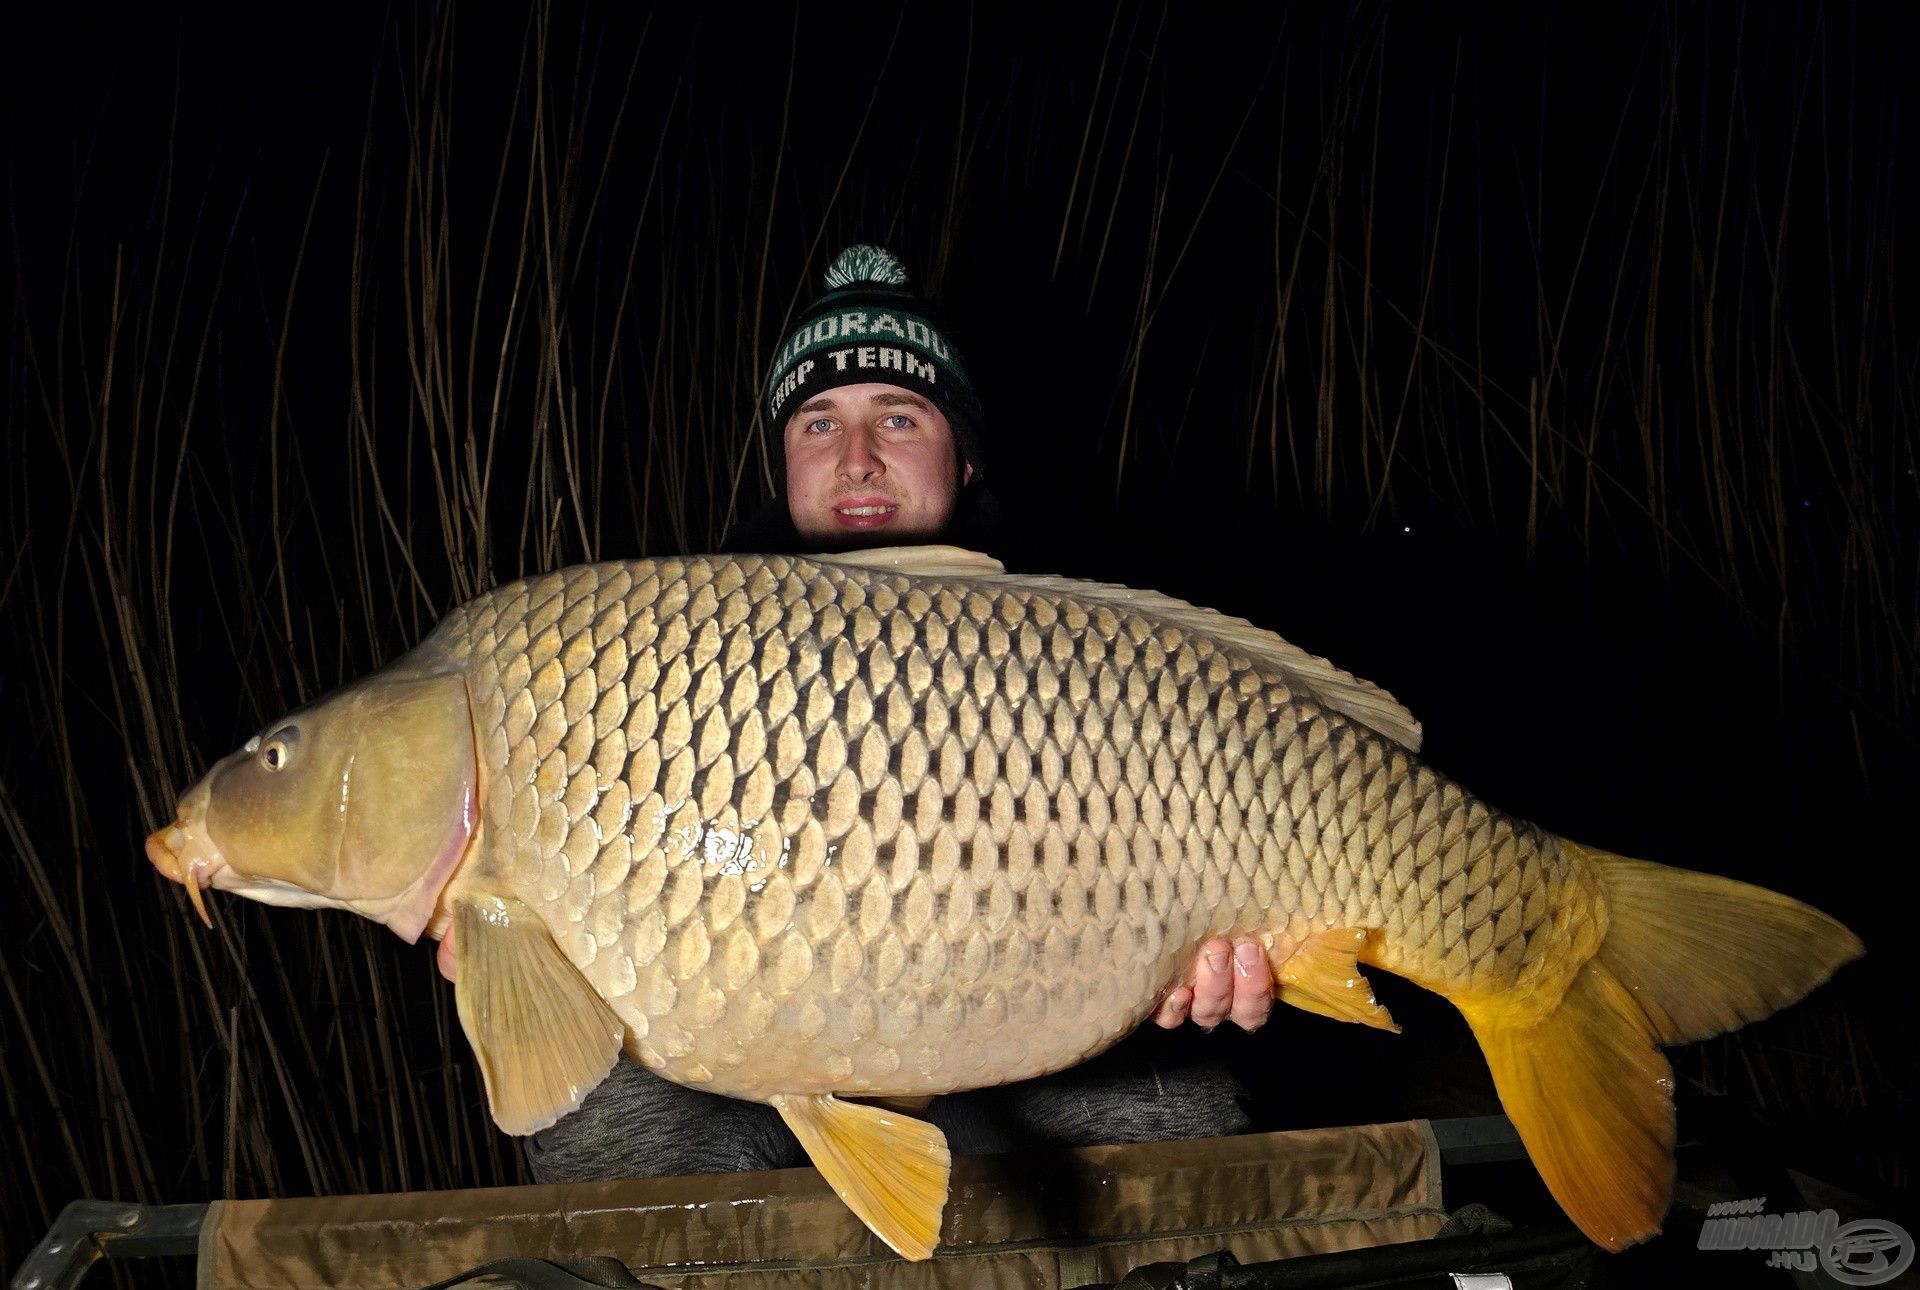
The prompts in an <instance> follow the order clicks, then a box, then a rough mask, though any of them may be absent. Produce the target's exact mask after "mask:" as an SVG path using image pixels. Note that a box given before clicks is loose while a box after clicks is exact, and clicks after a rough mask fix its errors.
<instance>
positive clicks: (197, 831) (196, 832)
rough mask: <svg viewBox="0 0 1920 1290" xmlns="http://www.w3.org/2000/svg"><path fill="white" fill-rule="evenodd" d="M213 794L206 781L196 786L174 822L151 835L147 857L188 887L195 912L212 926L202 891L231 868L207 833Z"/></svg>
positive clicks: (164, 873) (165, 874) (163, 874)
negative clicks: (208, 811) (216, 877)
mask: <svg viewBox="0 0 1920 1290" xmlns="http://www.w3.org/2000/svg"><path fill="white" fill-rule="evenodd" d="M211 797H212V793H211V791H210V790H209V789H208V786H207V783H206V781H205V780H202V781H201V782H200V783H198V784H196V785H194V786H193V788H192V789H191V790H189V791H188V793H187V795H186V796H185V797H183V798H181V799H180V807H179V811H178V812H177V814H176V815H175V818H174V821H173V823H171V824H168V825H165V826H163V827H161V828H158V829H155V830H154V831H153V832H152V833H149V834H148V835H147V859H148V860H150V861H152V862H153V867H154V868H155V869H158V870H159V871H160V876H161V877H163V878H165V879H166V880H167V881H169V882H177V883H179V884H180V885H181V886H182V887H185V888H186V889H187V899H188V900H189V901H191V902H192V903H193V912H194V913H196V914H198V915H200V921H201V922H202V923H205V924H206V925H207V926H208V927H212V926H213V919H212V917H211V916H210V915H209V914H208V913H207V901H206V897H205V896H204V895H202V894H201V893H202V892H204V891H205V890H206V889H207V888H208V887H211V886H213V885H214V878H215V876H216V875H218V874H219V873H220V872H221V871H222V870H224V869H225V868H226V867H227V862H226V860H225V858H224V857H222V856H221V854H220V848H219V847H217V846H215V845H214V844H213V840H212V839H211V838H209V837H208V836H207V830H206V815H207V802H208V801H209V800H210V799H211Z"/></svg>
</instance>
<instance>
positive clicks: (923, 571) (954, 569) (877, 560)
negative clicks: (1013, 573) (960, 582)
mask: <svg viewBox="0 0 1920 1290" xmlns="http://www.w3.org/2000/svg"><path fill="white" fill-rule="evenodd" d="M807 558H808V559H809V560H818V561H819V562H820V563H821V564H838V565H843V566H845V567H847V568H850V569H883V570H885V571H886V572H888V573H905V574H911V575H913V576H914V577H916V578H981V577H992V576H995V575H1003V576H1004V575H1005V573H1006V571H1007V567H1006V566H1005V565H1003V564H1001V563H1000V562H999V561H998V560H996V559H994V558H993V557H992V556H990V555H982V554H981V553H980V552H978V551H969V550H967V549H965V548H964V547H957V546H878V547H873V548H872V549H870V550H866V551H841V552H837V553H835V554H833V555H811V556H808V557H807Z"/></svg>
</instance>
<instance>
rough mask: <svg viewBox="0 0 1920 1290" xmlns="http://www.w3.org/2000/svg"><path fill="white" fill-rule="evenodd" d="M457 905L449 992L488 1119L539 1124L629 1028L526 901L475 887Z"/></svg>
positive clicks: (566, 1102)
mask: <svg viewBox="0 0 1920 1290" xmlns="http://www.w3.org/2000/svg"><path fill="white" fill-rule="evenodd" d="M453 905H454V910H453V935H454V937H455V939H456V943H457V944H458V945H459V955H460V965H459V972H458V979H457V980H456V981H455V982H454V997H455V1000H456V1001H457V1003H458V1004H459V1009H460V1026H461V1029H463V1030H465V1031H466V1033H467V1042H468V1043H470V1044H472V1045H473V1051H474V1054H475V1055H476V1056H478V1057H479V1059H480V1071H481V1074H482V1076H483V1077H484V1079H485V1081H486V1086H487V1102H488V1105H489V1107H490V1108H491V1109H492V1111H493V1119H494V1123H496V1124H498V1125H499V1126H500V1127H501V1128H502V1129H503V1130H505V1131H506V1132H508V1133H512V1134H529V1133H537V1132H539V1131H540V1130H541V1129H544V1128H547V1127H548V1126H549V1125H551V1124H553V1123H554V1121H556V1120H558V1119H559V1118H560V1117H561V1116H563V1115H565V1114H567V1113H568V1112H569V1111H572V1110H574V1109H575V1108H576V1107H578V1106H579V1105H580V1103H581V1101H582V1100H583V1099H585V1097H586V1095H587V1093H588V1092H589V1091H591V1090H592V1088H593V1087H594V1085H596V1084H598V1083H599V1082H600V1081H601V1080H603V1079H605V1078H606V1076H607V1072H608V1071H610V1070H612V1069H613V1064H614V1062H615V1061H616V1060H618V1058H619V1056H620V1043H621V1039H622V1036H623V1034H624V1031H625V1028H624V1027H623V1026H622V1025H621V1024H620V1019H619V1018H618V1017H616V1016H615V1015H614V1013H613V1009H611V1008H609V1007H608V1006H607V1004H606V1001H605V1000H603V999H602V998H601V997H600V996H599V994H598V993H597V992H596V991H595V990H594V988H593V987H592V986H591V985H589V984H588V983H587V979H586V978H585V977H583V976H581V975H580V970H579V969H578V968H576V967H575V966H574V965H573V963H572V962H571V961H569V960H568V958H567V956H566V954H565V953H564V952H562V950H561V949H560V947H559V945H557V944H555V942H554V939H553V934H552V933H551V932H549V931H548V930H547V928H546V925H545V924H544V923H542V922H541V921H540V917H539V915H537V914H535V913H534V912H533V911H532V910H531V909H529V908H527V906H526V905H524V904H522V903H520V902H519V901H517V900H514V899H512V898H511V897H505V896H497V895H489V894H486V893H484V892H478V891H470V892H466V893H463V894H462V895H460V896H458V897H456V898H455V900H454V902H453Z"/></svg>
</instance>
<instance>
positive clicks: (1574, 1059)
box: [1455, 841, 1861, 1250]
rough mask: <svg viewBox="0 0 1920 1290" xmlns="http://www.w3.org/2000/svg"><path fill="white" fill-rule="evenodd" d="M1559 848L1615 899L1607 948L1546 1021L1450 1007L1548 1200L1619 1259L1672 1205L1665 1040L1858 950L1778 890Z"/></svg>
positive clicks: (1823, 973)
mask: <svg viewBox="0 0 1920 1290" xmlns="http://www.w3.org/2000/svg"><path fill="white" fill-rule="evenodd" d="M1561 845H1562V846H1563V847H1564V848H1566V850H1567V852H1568V853H1569V855H1571V856H1573V857H1575V858H1576V859H1578V860H1579V861H1582V862H1584V863H1586V864H1588V865H1590V866H1591V867H1592V869H1593V871H1594V873H1595V874H1596V875H1597V877H1598V880H1599V885H1600V888H1601V891H1602V893H1603V894H1604V896H1605V898H1606V907H1607V932H1606V935H1605V938H1604V939H1603V940H1602V941H1601V943H1600V948H1599V949H1598V950H1597V951H1596V952H1595V953H1594V955H1593V957H1592V958H1591V959H1589V960H1588V961H1587V962H1586V963H1585V964H1583V965H1582V966H1581V967H1580V968H1579V969H1578V971H1577V972H1576V973H1575V975H1574V977H1573V980H1572V982H1571V983H1570V984H1569V985H1568V986H1567V988H1566V992H1565V993H1564V995H1562V997H1561V998H1560V1000H1559V1002H1558V1003H1557V1004H1556V1005H1555V1006H1553V1007H1552V1008H1551V1009H1550V1010H1549V1011H1547V1012H1546V1014H1545V1015H1544V1016H1542V1015H1540V1013H1539V1012H1538V1010H1537V1008H1533V1007H1530V1006H1529V1004H1530V1001H1528V1000H1524V999H1521V1000H1515V999H1512V998H1501V997H1499V996H1477V997H1473V998H1467V999H1456V1000H1455V1002H1456V1003H1458V1004H1459V1006H1460V1011H1461V1012H1462V1013H1463V1014H1465V1016H1466V1018H1467V1021H1468V1024H1470V1025H1471V1026H1472V1027H1473V1031H1474V1034H1475V1036H1476V1037H1477V1038H1478V1039H1479V1041H1480V1047H1481V1049H1482V1050H1483V1051H1484V1052H1485V1054H1486V1058H1487V1064H1488V1066H1489V1067H1490V1068H1491V1069H1492V1071H1493V1081H1494V1085H1495V1087H1496V1088H1497V1089H1498V1090H1499V1093H1500V1101H1501V1103H1502V1105H1504V1106H1505V1108H1506V1111H1507V1114H1508V1116H1509V1117H1510V1118H1511V1119H1512V1120H1513V1124H1514V1127H1515V1129H1517V1130H1518V1131H1519V1133H1520V1138H1521V1141H1523V1142H1524V1143H1525V1144H1526V1147H1527V1153H1528V1155H1529V1156H1531V1157H1532V1159H1533V1163H1534V1167H1535V1168H1537V1169H1538V1170H1539V1171H1540V1176H1541V1178H1543V1179H1544V1180H1545V1181H1546V1184H1547V1187H1548V1189H1549V1190H1550V1191H1552V1192H1553V1195H1554V1199H1556V1200H1558V1201H1559V1202H1560V1205H1561V1207H1562V1208H1563V1209H1565V1210H1566V1211H1567V1214H1568V1216H1569V1217H1570V1218H1572V1219H1573V1221H1574V1222H1575V1223H1576V1224H1578V1225H1579V1227H1580V1230H1581V1231H1583V1232H1585V1233H1586V1234H1587V1236H1588V1237H1590V1238H1591V1239H1592V1240H1593V1241H1595V1242H1596V1243H1598V1244H1600V1245H1603V1246H1605V1247H1606V1248H1608V1249H1610V1250H1620V1249H1624V1248H1626V1247H1627V1246H1629V1245H1632V1244H1634V1243H1635V1242H1638V1241H1643V1240H1645V1239H1647V1238H1648V1237H1650V1236H1652V1235H1654V1234H1655V1233H1656V1232H1658V1231H1659V1230H1660V1223H1661V1220H1662V1219H1663V1218H1664V1217H1665V1216H1666V1211H1667V1206H1668V1203H1669V1202H1670V1200H1671V1198H1672V1192H1673V1172H1674V1164H1673V1144H1674V1116H1673V1071H1672V1068H1671V1067H1669V1066H1668V1065H1667V1060H1666V1058H1665V1057H1664V1056H1663V1055H1662V1054H1661V1053H1660V1050H1659V1048H1658V1047H1657V1045H1659V1044H1675V1043H1685V1042H1687V1041H1689V1040H1694V1039H1702V1038H1705V1037H1706V1036H1709V1035H1714V1034H1718V1033H1720V1032H1721V1031H1724V1030H1730V1029H1732V1028H1733V1027H1735V1026H1738V1025H1741V1024H1743V1023H1745V1022H1749V1021H1757V1020H1759V1019H1760V1018H1761V1017H1764V1016H1767V1015H1768V1014H1769V1013H1771V1012H1773V1011H1775V1010H1776V1009H1779V1008H1783V1007H1785V1006H1786V1005H1787V1004H1789V1003H1792V1002H1794V1001H1795V1000H1796V999H1799V998H1800V997H1801V996H1803V995H1805V994H1806V993H1807V992H1808V991H1809V990H1812V989H1813V988H1814V987H1815V986H1817V985H1819V984H1820V983H1821V982H1822V981H1825V980H1826V979H1827V978H1828V977H1829V976H1831V975H1832V974H1833V972H1834V970H1835V969H1837V968H1838V967H1839V966H1840V965H1841V964H1843V963H1846V962H1847V961H1849V960H1850V959H1853V958H1855V957H1857V956H1858V955H1859V954H1860V952H1861V945H1860V941H1859V939H1858V938H1857V937H1855V936H1854V935H1853V933H1851V932H1849V931H1848V930H1847V929H1846V928H1845V927H1843V926H1841V925H1840V924H1839V923H1837V922H1835V921H1834V920H1833V919H1831V918H1829V917H1827V916H1826V915H1825V914H1822V913H1821V912H1820V911H1819V910H1816V909H1813V908H1811V907H1809V906H1807V905H1803V904H1801V903H1800V902H1799V901H1796V900H1792V899H1790V898H1789V897H1786V896H1782V895H1780V894H1778V893H1776V892H1771V891H1767V890H1765V889H1763V888H1760V887H1754V886H1750V885H1748V884H1746V883H1742V882H1735V881H1733V880H1732V879H1728V878H1719V877H1715V876H1713V875H1711V874H1702V873H1692V872H1689V871H1687V870H1684V869H1669V868H1667V867H1665V866H1664V865H1657V864H1650V863H1648V862H1646V861H1641V860H1629V859H1626V858H1625V857H1622V856H1615V855H1609V854H1607V853H1606V852H1603V851H1595V850H1592V849H1590V848H1586V847H1581V846H1579V845H1577V844H1575V843H1570V842H1564V841H1563V842H1562V843H1561Z"/></svg>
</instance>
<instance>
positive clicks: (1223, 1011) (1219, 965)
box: [1193, 936, 1233, 1030]
mask: <svg viewBox="0 0 1920 1290" xmlns="http://www.w3.org/2000/svg"><path fill="white" fill-rule="evenodd" d="M1232 960H1233V946H1232V945H1230V944H1228V942H1227V939H1226V938H1225V937H1223V936H1216V937H1214V938H1213V939H1212V940H1210V941H1208V942H1207V943H1206V944H1204V945H1202V946H1201V947H1200V958H1199V961H1198V962H1197V963H1195V964H1194V970H1193V1024H1194V1025H1196V1026H1198V1027H1200V1028H1201V1029H1202V1030H1212V1029H1213V1028H1214V1027H1215V1026H1217V1025H1219V1024H1220V1023H1221V1022H1223V1021H1225V1020H1226V1019H1227V1013H1228V1012H1229V1011H1231V1010H1232V1008H1233V968H1232V966H1231V964H1232Z"/></svg>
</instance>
